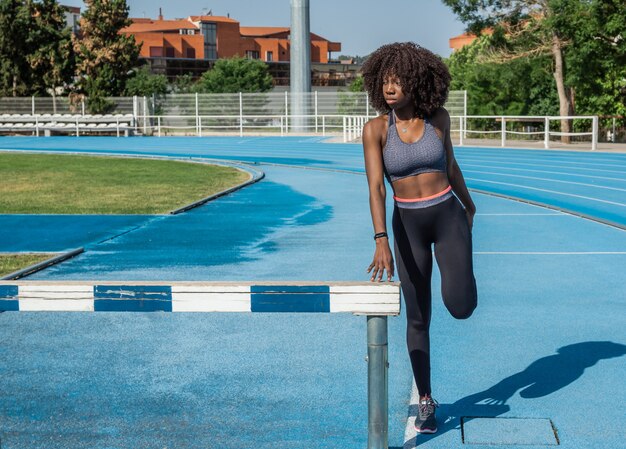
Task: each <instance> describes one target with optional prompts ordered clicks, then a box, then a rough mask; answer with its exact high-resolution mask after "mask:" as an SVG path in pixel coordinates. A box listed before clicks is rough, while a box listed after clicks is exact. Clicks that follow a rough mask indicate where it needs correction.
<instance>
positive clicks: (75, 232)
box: [0, 214, 154, 252]
mask: <svg viewBox="0 0 626 449" xmlns="http://www.w3.org/2000/svg"><path fill="white" fill-rule="evenodd" d="M152 219H154V216H151V215H25V214H19V215H18V214H16V215H7V214H0V251H5V252H19V251H32V252H35V251H63V250H68V249H73V248H78V247H81V246H85V245H87V244H90V243H97V242H99V241H102V240H107V239H110V238H113V237H115V236H116V235H120V234H124V233H126V232H129V231H132V230H134V229H136V228H137V227H139V226H141V225H143V224H146V223H147V222H149V221H150V220H152Z"/></svg>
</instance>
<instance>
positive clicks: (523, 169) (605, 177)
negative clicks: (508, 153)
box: [463, 163, 626, 182]
mask: <svg viewBox="0 0 626 449" xmlns="http://www.w3.org/2000/svg"><path fill="white" fill-rule="evenodd" d="M463 167H478V168H495V169H499V170H514V171H525V172H531V173H549V174H552V175H565V176H574V177H576V178H592V179H606V180H609V181H619V182H626V177H624V178H609V177H607V176H594V175H581V174H580V173H565V172H560V171H549V170H537V169H530V168H513V167H504V166H502V165H496V166H494V165H480V164H466V163H463Z"/></svg>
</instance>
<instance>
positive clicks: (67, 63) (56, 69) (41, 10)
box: [26, 0, 74, 112]
mask: <svg viewBox="0 0 626 449" xmlns="http://www.w3.org/2000/svg"><path fill="white" fill-rule="evenodd" d="M30 7H31V17H33V27H32V29H31V30H30V33H29V35H28V37H27V44H28V48H29V49H30V52H31V53H30V54H28V55H27V56H26V59H27V61H28V63H29V65H30V68H31V69H32V82H33V90H34V91H35V92H39V93H47V92H48V91H51V93H52V96H53V97H55V96H56V89H57V87H62V86H64V85H66V84H69V83H71V81H72V75H73V72H74V52H73V49H72V41H71V36H72V32H71V30H70V29H69V28H68V27H67V26H66V23H65V17H64V11H63V9H64V8H62V7H61V6H60V5H59V4H58V3H57V1H56V0H43V1H42V2H39V3H30ZM53 105H55V106H56V102H53ZM54 112H56V110H55V111H54Z"/></svg>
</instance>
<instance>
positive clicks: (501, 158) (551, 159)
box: [465, 154, 626, 169]
mask: <svg viewBox="0 0 626 449" xmlns="http://www.w3.org/2000/svg"><path fill="white" fill-rule="evenodd" d="M465 156H467V157H475V158H482V159H488V160H491V161H502V162H506V161H510V160H511V159H512V155H500V154H497V155H494V156H495V157H493V156H483V155H481V154H469V155H465ZM522 162H527V163H536V164H539V163H544V162H555V163H558V164H568V165H584V166H594V167H619V168H624V169H626V164H624V165H622V164H621V163H619V162H622V161H619V162H618V161H612V162H611V163H595V162H593V161H581V162H577V161H572V160H564V159H563V158H561V159H559V158H555V157H552V156H545V157H542V158H525V159H522Z"/></svg>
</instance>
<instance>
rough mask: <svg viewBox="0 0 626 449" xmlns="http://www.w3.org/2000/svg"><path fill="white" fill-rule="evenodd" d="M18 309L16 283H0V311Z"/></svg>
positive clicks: (14, 310)
mask: <svg viewBox="0 0 626 449" xmlns="http://www.w3.org/2000/svg"><path fill="white" fill-rule="evenodd" d="M19 310H20V302H19V300H18V287H17V285H0V312H17V311H19Z"/></svg>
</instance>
